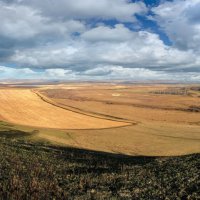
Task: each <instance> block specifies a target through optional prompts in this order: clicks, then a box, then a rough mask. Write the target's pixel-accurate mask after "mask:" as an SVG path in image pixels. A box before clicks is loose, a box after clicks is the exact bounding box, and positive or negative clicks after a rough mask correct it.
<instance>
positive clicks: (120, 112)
mask: <svg viewBox="0 0 200 200" xmlns="http://www.w3.org/2000/svg"><path fill="white" fill-rule="evenodd" d="M0 110H1V116H0V117H1V120H2V121H5V122H7V123H10V124H13V125H15V126H16V127H19V129H20V130H29V131H35V132H37V134H35V136H34V138H36V139H44V140H48V141H49V142H51V143H53V144H56V145H62V146H71V147H76V148H82V149H89V150H97V151H102V152H111V153H120V154H128V155H148V156H173V155H184V154H191V153H198V152H199V151H200V91H199V86H198V85H181V84H123V83H115V84H109V83H80V84H78V83H62V84H57V85H56V84H55V85H40V86H37V87H29V86H24V85H22V86H21V87H19V86H16V85H9V86H7V87H2V88H1V89H0Z"/></svg>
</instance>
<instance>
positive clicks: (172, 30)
mask: <svg viewBox="0 0 200 200" xmlns="http://www.w3.org/2000/svg"><path fill="white" fill-rule="evenodd" d="M199 10H200V0H190V1H184V0H170V1H164V0H160V1H159V0H144V1H130V0H101V1H95V0H84V1H82V0H76V1H74V0H58V1H55V2H54V1H53V2H52V1H51V0H43V1H41V0H9V1H7V0H0V19H1V25H0V79H2V80H3V79H65V80H112V79H120V80H137V81H138V80H140V81H146V80H173V81H174V80H175V81H187V82H188V81H192V82H198V81H199V80H200V14H199Z"/></svg>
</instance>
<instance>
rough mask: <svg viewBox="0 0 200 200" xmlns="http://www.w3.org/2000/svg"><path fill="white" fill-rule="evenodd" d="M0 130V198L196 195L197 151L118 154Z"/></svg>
mask: <svg viewBox="0 0 200 200" xmlns="http://www.w3.org/2000/svg"><path fill="white" fill-rule="evenodd" d="M36 132H37V131H34V132H32V133H26V132H23V131H18V130H6V129H5V130H3V129H2V130H0V199H145V200H147V199H151V200H157V199H166V200H167V199H168V200H169V199H170V200H171V199H183V200H184V199H185V200H186V199H190V200H192V199H200V177H199V171H200V154H193V155H187V156H181V157H162V158H161V157H160V158H159V157H143V156H136V157H131V156H123V155H119V154H118V155H113V154H108V153H101V152H95V151H88V150H83V149H75V148H64V147H58V146H52V145H50V144H48V143H44V142H34V141H33V140H32V139H31V137H32V135H33V134H37V133H36Z"/></svg>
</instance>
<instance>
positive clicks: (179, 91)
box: [150, 87, 189, 95]
mask: <svg viewBox="0 0 200 200" xmlns="http://www.w3.org/2000/svg"><path fill="white" fill-rule="evenodd" d="M150 93H153V94H165V95H188V94H189V92H188V88H186V87H176V88H167V89H165V90H156V91H151V92H150Z"/></svg>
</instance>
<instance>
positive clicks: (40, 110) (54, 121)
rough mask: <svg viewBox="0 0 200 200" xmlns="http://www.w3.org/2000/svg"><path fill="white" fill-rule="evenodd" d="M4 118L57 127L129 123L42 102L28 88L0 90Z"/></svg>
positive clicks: (100, 126)
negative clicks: (99, 117)
mask: <svg viewBox="0 0 200 200" xmlns="http://www.w3.org/2000/svg"><path fill="white" fill-rule="evenodd" d="M0 110H1V116H2V118H3V119H5V120H7V121H9V122H12V123H15V124H22V125H28V126H35V127H47V128H59V129H100V128H110V127H119V126H124V125H128V124H127V123H123V122H116V121H111V120H106V119H98V118H94V117H90V116H86V115H83V114H78V113H75V112H72V111H69V110H65V109H62V108H59V107H56V106H53V105H52V104H49V103H47V102H45V101H43V100H42V99H41V98H40V97H39V96H37V95H36V94H35V93H33V92H32V91H31V90H29V89H23V90H22V89H21V90H20V89H3V90H0Z"/></svg>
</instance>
